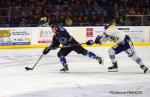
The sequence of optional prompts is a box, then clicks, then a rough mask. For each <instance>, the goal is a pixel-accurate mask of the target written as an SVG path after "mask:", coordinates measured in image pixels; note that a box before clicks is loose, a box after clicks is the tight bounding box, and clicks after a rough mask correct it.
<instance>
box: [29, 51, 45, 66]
mask: <svg viewBox="0 0 150 97" xmlns="http://www.w3.org/2000/svg"><path fill="white" fill-rule="evenodd" d="M43 55H44V54H42V55H41V56H40V57H39V59H38V60H37V62H36V63H35V64H34V66H33V67H32V69H34V67H35V66H36V64H37V63H38V62H39V61H40V60H41V58H42V57H43Z"/></svg>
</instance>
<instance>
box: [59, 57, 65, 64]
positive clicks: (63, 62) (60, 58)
mask: <svg viewBox="0 0 150 97" xmlns="http://www.w3.org/2000/svg"><path fill="white" fill-rule="evenodd" d="M59 60H60V62H61V64H62V65H67V62H66V58H65V57H64V56H60V57H59Z"/></svg>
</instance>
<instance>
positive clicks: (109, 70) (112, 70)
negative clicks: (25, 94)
mask: <svg viewBox="0 0 150 97" xmlns="http://www.w3.org/2000/svg"><path fill="white" fill-rule="evenodd" d="M108 72H118V69H108Z"/></svg>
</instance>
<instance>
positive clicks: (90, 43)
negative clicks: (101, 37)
mask: <svg viewBox="0 0 150 97" xmlns="http://www.w3.org/2000/svg"><path fill="white" fill-rule="evenodd" d="M93 44H94V41H93V40H88V41H87V42H86V45H93Z"/></svg>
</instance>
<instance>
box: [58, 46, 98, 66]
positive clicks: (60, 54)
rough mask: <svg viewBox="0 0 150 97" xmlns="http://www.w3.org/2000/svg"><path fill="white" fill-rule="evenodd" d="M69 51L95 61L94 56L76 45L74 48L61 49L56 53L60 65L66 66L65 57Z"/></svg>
mask: <svg viewBox="0 0 150 97" xmlns="http://www.w3.org/2000/svg"><path fill="white" fill-rule="evenodd" d="M71 51H75V52H77V53H78V54H82V55H84V56H88V57H90V58H93V59H96V57H97V56H96V54H95V53H93V52H90V51H87V50H86V49H84V48H83V47H82V46H80V45H77V46H74V47H69V48H61V49H60V51H59V52H58V54H57V56H58V58H59V60H60V62H61V64H62V65H67V61H66V58H65V57H66V56H67V55H68V54H69V53H70V52H71Z"/></svg>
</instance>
